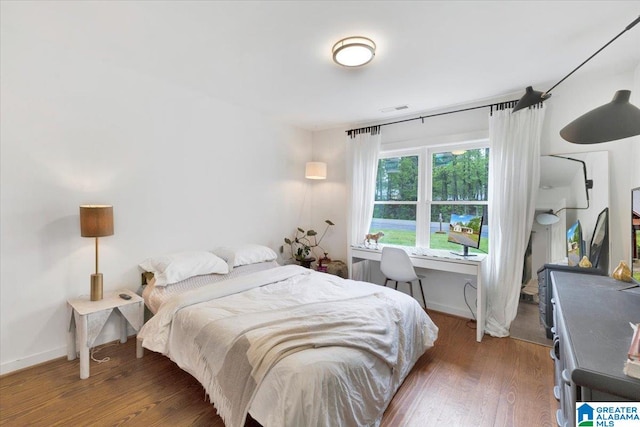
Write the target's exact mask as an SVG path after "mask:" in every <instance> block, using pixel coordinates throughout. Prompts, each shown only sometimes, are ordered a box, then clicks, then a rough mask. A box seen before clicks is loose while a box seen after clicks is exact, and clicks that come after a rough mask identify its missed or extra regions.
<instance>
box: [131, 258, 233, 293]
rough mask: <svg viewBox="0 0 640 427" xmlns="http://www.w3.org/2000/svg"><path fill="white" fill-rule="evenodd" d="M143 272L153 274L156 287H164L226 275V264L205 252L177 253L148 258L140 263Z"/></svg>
mask: <svg viewBox="0 0 640 427" xmlns="http://www.w3.org/2000/svg"><path fill="white" fill-rule="evenodd" d="M140 267H141V268H142V269H143V270H145V271H150V272H152V273H153V276H154V278H155V279H156V283H155V285H156V286H166V285H170V284H172V283H177V282H180V281H182V280H185V279H188V278H189V277H193V276H200V275H203V274H212V273H216V274H227V273H228V272H229V267H228V266H227V263H226V262H225V261H224V260H222V259H220V258H219V257H217V256H216V255H214V254H212V253H211V252H207V251H188V252H178V253H174V254H169V255H162V256H158V257H153V258H148V259H146V260H144V261H143V262H142V263H140Z"/></svg>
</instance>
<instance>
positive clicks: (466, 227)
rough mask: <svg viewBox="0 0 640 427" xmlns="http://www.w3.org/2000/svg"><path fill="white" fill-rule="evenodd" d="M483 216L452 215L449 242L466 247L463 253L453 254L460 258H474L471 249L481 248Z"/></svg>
mask: <svg viewBox="0 0 640 427" xmlns="http://www.w3.org/2000/svg"><path fill="white" fill-rule="evenodd" d="M482 219H483V218H482V215H457V214H451V220H450V221H449V236H448V237H447V241H448V242H450V243H456V244H458V245H462V246H463V247H464V249H463V252H462V253H456V252H452V253H453V254H455V255H460V256H465V257H467V256H473V255H474V254H470V253H469V248H474V249H478V248H479V247H480V233H481V232H482Z"/></svg>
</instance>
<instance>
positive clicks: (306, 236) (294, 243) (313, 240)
mask: <svg viewBox="0 0 640 427" xmlns="http://www.w3.org/2000/svg"><path fill="white" fill-rule="evenodd" d="M324 222H325V224H327V226H326V227H325V229H324V232H323V233H322V235H321V236H320V238H318V233H317V232H316V231H315V230H307V231H305V230H303V229H302V228H300V227H298V228H297V229H296V232H295V234H294V236H293V238H292V239H290V238H288V237H285V238H284V243H285V245H287V246H288V247H289V252H290V253H291V257H292V258H294V259H295V260H296V261H297V262H299V263H300V265H301V266H303V267H306V268H311V263H312V262H313V261H315V260H316V259H315V257H314V256H313V255H314V253H313V251H314V249H315V248H319V249H320V250H321V251H322V252H323V253H324V254H325V257H326V252H325V251H324V249H322V247H321V246H320V243H321V242H322V239H323V238H324V236H325V234H327V230H329V227H331V226H332V225H334V223H333V222H331V221H330V220H328V219H327V220H325V221H324ZM285 245H282V246H280V253H284V247H285Z"/></svg>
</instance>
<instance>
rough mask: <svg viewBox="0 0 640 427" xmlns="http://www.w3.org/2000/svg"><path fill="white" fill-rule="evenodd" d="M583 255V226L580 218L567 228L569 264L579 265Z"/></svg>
mask: <svg viewBox="0 0 640 427" xmlns="http://www.w3.org/2000/svg"><path fill="white" fill-rule="evenodd" d="M583 255H584V246H583V243H582V226H581V225H580V221H579V220H578V221H576V222H575V223H573V225H572V226H571V227H569V229H568V230H567V259H568V263H569V265H578V264H579V263H580V260H581V259H582V256H583Z"/></svg>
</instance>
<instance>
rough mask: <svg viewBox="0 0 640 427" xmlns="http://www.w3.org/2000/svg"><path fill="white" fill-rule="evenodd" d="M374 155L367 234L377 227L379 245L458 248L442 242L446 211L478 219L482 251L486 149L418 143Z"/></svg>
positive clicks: (485, 248) (485, 217)
mask: <svg viewBox="0 0 640 427" xmlns="http://www.w3.org/2000/svg"><path fill="white" fill-rule="evenodd" d="M456 148H457V147H456ZM454 153H455V154H454ZM380 157H381V158H380V160H379V162H378V172H377V177H376V192H375V206H374V211H373V219H372V224H371V229H370V230H371V231H370V232H371V233H372V234H373V233H376V232H378V231H382V232H383V233H384V234H385V236H384V237H383V238H382V240H381V242H382V243H386V244H396V245H403V246H422V247H430V248H432V249H447V250H460V246H459V245H456V244H454V243H448V242H447V232H448V229H449V220H450V218H451V215H452V214H457V215H474V216H482V217H483V228H482V234H481V240H480V250H479V252H488V249H489V248H488V238H487V236H488V231H489V230H488V227H487V222H488V219H489V217H488V214H487V213H488V211H487V209H488V202H489V195H488V183H489V148H488V147H485V146H478V145H477V144H475V145H474V146H469V147H465V149H464V150H460V151H455V150H451V149H445V150H443V149H439V150H438V149H429V148H428V147H423V148H422V149H419V150H414V151H413V152H411V153H410V154H401V155H397V154H396V155H394V153H381V156H380ZM422 158H425V159H428V160H427V161H425V162H424V163H422V160H421V159H422ZM429 183H430V184H431V185H430V186H429ZM421 189H424V190H421ZM471 252H474V250H473V249H471Z"/></svg>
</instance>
